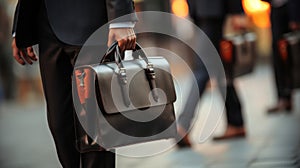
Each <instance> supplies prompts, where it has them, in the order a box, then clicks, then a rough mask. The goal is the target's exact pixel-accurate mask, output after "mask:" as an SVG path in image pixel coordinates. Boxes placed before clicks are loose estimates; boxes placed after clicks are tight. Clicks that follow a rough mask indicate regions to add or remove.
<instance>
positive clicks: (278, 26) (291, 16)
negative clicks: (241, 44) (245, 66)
mask: <svg viewBox="0 0 300 168" xmlns="http://www.w3.org/2000/svg"><path fill="white" fill-rule="evenodd" d="M263 1H267V2H269V3H270V4H271V16H270V17H271V30H272V49H273V54H272V61H273V68H274V74H275V83H276V88H277V96H278V101H277V104H276V105H275V106H274V107H271V108H269V109H268V111H267V112H268V113H278V112H279V113H280V112H290V111H291V110H292V100H291V98H292V89H293V88H292V75H291V69H290V67H289V66H286V65H285V63H284V62H285V61H284V60H283V58H282V57H281V56H280V53H279V49H278V41H279V40H280V39H281V38H282V37H283V35H284V34H285V33H288V32H290V31H295V30H300V12H299V9H300V1H299V0H263Z"/></svg>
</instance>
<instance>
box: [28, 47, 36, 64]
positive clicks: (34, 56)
mask: <svg viewBox="0 0 300 168" xmlns="http://www.w3.org/2000/svg"><path fill="white" fill-rule="evenodd" d="M26 50H27V56H28V57H29V58H30V59H31V60H33V61H37V56H36V55H35V53H34V52H33V48H32V47H27V49H26Z"/></svg>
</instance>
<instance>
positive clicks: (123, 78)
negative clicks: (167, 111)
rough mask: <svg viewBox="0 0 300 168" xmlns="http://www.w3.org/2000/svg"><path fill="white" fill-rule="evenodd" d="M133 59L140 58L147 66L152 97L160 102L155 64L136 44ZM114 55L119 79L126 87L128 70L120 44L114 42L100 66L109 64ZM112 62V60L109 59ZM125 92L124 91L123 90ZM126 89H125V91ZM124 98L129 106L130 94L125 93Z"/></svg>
mask: <svg viewBox="0 0 300 168" xmlns="http://www.w3.org/2000/svg"><path fill="white" fill-rule="evenodd" d="M133 51H134V52H133V54H132V56H133V58H134V59H138V58H142V59H143V60H144V61H145V62H146V64H147V67H146V69H145V71H146V74H147V79H148V81H149V85H150V88H151V90H152V96H153V99H154V100H155V101H156V102H157V101H158V93H157V90H156V88H157V86H156V82H155V78H156V75H155V71H154V67H153V64H152V63H151V62H149V60H148V58H147V56H146V54H145V51H144V50H143V48H142V47H141V46H140V45H139V44H138V43H136V47H135V49H134V50H133ZM112 54H113V55H114V62H115V63H116V64H117V66H118V68H119V77H120V78H119V79H120V81H121V83H122V85H123V86H124V85H126V84H127V76H126V68H125V67H124V65H123V61H122V57H121V53H120V48H119V46H118V42H117V41H116V42H114V43H113V44H112V45H111V46H110V47H109V48H108V49H107V51H106V53H105V55H104V57H103V59H102V60H101V62H100V64H101V63H104V62H107V60H108V58H109V57H111V55H112ZM109 60H111V59H109ZM122 90H123V89H122ZM125 90H126V89H124V91H125ZM123 96H124V100H125V104H126V105H127V106H129V105H130V101H129V99H128V93H123Z"/></svg>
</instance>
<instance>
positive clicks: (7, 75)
mask: <svg viewBox="0 0 300 168" xmlns="http://www.w3.org/2000/svg"><path fill="white" fill-rule="evenodd" d="M5 7H6V4H5V2H4V1H0V58H1V61H0V82H1V85H2V92H3V93H2V94H3V98H5V99H6V100H11V99H13V98H14V85H15V76H14V74H13V68H12V64H13V62H12V61H13V59H12V58H11V57H10V55H11V52H10V50H9V44H10V39H11V38H10V36H9V34H10V33H9V32H10V21H9V17H8V14H7V11H6V8H5Z"/></svg>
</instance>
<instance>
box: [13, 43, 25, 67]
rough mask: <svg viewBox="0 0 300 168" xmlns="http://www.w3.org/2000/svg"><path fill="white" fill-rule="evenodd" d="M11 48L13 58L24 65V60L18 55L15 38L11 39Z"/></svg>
mask: <svg viewBox="0 0 300 168" xmlns="http://www.w3.org/2000/svg"><path fill="white" fill-rule="evenodd" d="M11 48H12V52H13V57H14V58H15V60H16V61H17V62H18V63H19V64H21V65H25V61H24V60H23V59H22V57H21V55H20V50H19V49H18V47H17V45H16V40H15V39H13V41H12V44H11Z"/></svg>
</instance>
